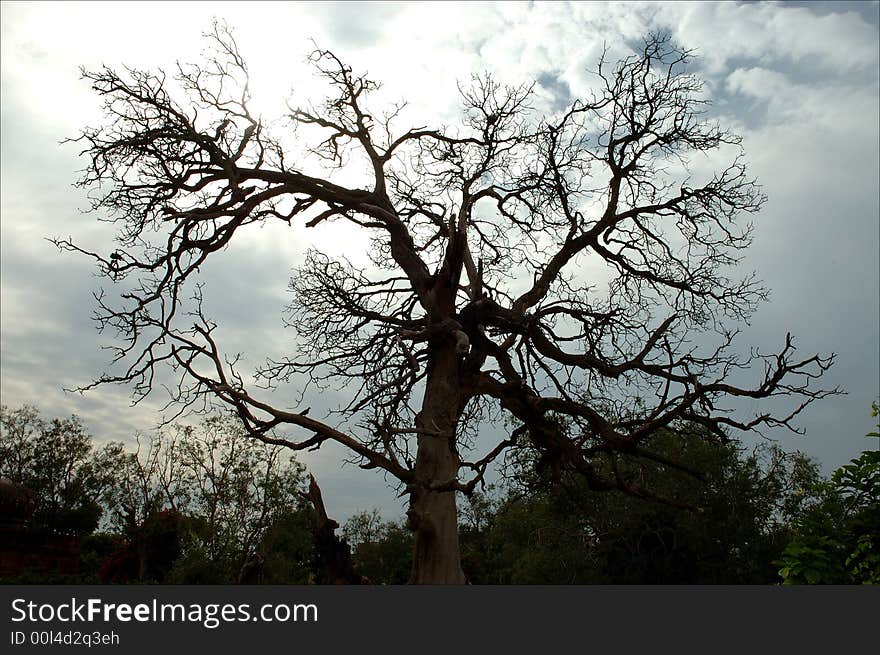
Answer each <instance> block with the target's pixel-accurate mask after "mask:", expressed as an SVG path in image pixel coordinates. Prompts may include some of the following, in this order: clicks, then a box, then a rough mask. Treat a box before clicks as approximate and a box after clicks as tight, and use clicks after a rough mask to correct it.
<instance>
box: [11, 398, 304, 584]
mask: <svg viewBox="0 0 880 655" xmlns="http://www.w3.org/2000/svg"><path fill="white" fill-rule="evenodd" d="M0 428H2V430H0V476H2V477H4V478H8V479H10V480H11V481H12V482H14V483H16V484H19V485H21V486H23V487H25V488H27V489H28V490H29V491H30V492H31V493H32V494H33V496H34V499H35V501H36V509H35V512H34V515H33V519H32V521H31V525H30V526H29V527H30V529H31V531H34V530H36V531H42V532H46V533H48V534H52V535H75V536H77V537H79V538H80V541H79V544H80V572H79V573H78V574H76V573H74V574H65V575H56V574H55V573H53V572H52V571H34V572H31V573H26V574H24V575H22V576H15V580H17V581H21V582H42V583H53V582H58V583H62V582H68V583H95V582H178V583H236V582H239V581H242V580H244V579H247V580H250V581H264V580H265V581H271V582H277V583H284V582H305V581H306V580H307V579H308V575H309V572H310V566H311V562H312V560H313V559H314V554H313V545H312V543H311V531H310V527H311V525H312V524H313V518H312V515H311V513H310V510H309V509H307V508H306V507H303V506H302V505H303V504H302V502H301V500H300V499H299V497H298V492H299V491H300V489H301V487H302V481H303V470H304V469H303V467H302V465H300V464H298V463H297V462H296V461H295V460H293V459H292V458H289V457H285V451H284V450H283V449H282V448H280V447H277V446H270V445H267V444H265V443H263V442H259V441H255V440H253V439H250V438H249V437H248V436H247V435H246V434H245V433H244V431H243V429H242V427H241V426H240V424H239V423H238V422H237V421H236V420H234V419H232V418H231V417H229V416H220V417H216V416H215V417H211V418H207V419H206V420H204V421H203V422H202V423H201V424H200V425H198V426H172V427H171V428H169V429H168V430H166V431H163V432H161V433H158V434H155V435H153V436H150V437H143V436H139V437H138V438H137V448H136V450H135V451H134V452H131V451H129V450H127V449H126V448H125V447H124V446H123V445H122V444H120V443H109V444H106V445H104V446H103V447H101V448H95V446H94V445H93V443H92V437H91V436H90V435H88V434H87V433H86V431H85V428H84V426H83V425H82V422H81V421H80V419H79V418H77V417H75V416H73V417H71V418H70V419H63V420H62V419H52V420H49V421H47V420H44V419H42V418H41V417H40V414H39V411H38V410H37V409H36V408H34V407H31V406H24V407H22V408H19V409H15V410H11V409H8V408H6V407H3V408H2V411H0ZM99 524H100V525H101V526H102V529H103V531H102V532H100V533H95V530H96V528H97V527H98V526H99ZM284 549H289V550H286V551H285V550H284ZM7 581H8V580H7Z"/></svg>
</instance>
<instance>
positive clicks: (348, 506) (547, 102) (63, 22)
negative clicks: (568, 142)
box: [0, 3, 880, 518]
mask: <svg viewBox="0 0 880 655" xmlns="http://www.w3.org/2000/svg"><path fill="white" fill-rule="evenodd" d="M836 7H837V5H829V6H827V7H821V8H820V7H818V6H816V7H813V6H807V7H788V6H785V5H783V4H778V3H777V4H769V3H768V4H764V3H762V4H758V3H747V4H736V3H612V4H608V5H606V4H601V3H394V4H391V3H380V4H363V3H355V4H351V3H320V4H319V3H296V4H288V3H232V4H223V3H221V4H212V5H205V4H201V3H175V4H173V5H172V4H154V3H132V4H129V3H125V4H123V3H118V4H107V3H94V4H89V3H76V4H74V3H71V4H69V5H68V4H52V5H43V4H33V5H30V4H5V5H4V7H3V22H2V28H0V31H2V64H0V65H2V82H0V84H2V97H0V102H2V126H0V128H2V133H3V139H2V161H0V165H2V166H0V176H2V178H0V181H2V194H0V236H2V239H0V270H2V281H0V287H2V288H0V299H2V312H0V328H2V329H0V331H2V340H0V341H2V347H0V353H2V378H0V388H2V396H3V402H4V404H12V405H16V404H20V403H23V402H36V403H38V404H40V405H42V406H43V409H44V411H46V412H48V413H52V414H59V415H60V414H68V413H71V412H76V413H79V414H81V415H82V416H83V417H84V418H85V420H86V423H87V424H88V425H89V427H90V428H91V429H92V431H93V432H95V434H96V435H98V436H100V437H101V438H114V439H116V438H123V437H126V436H128V437H130V436H131V435H133V433H134V431H135V430H137V429H141V430H149V429H150V428H151V427H152V425H153V424H154V423H155V421H156V419H157V417H158V415H159V409H160V408H161V405H162V402H161V399H159V398H156V399H149V400H148V401H145V403H144V404H143V405H142V406H141V407H139V408H135V409H133V410H130V411H129V410H125V411H122V410H121V409H120V408H121V407H124V406H125V405H127V403H128V397H127V393H126V390H125V389H124V388H118V387H117V388H105V389H101V390H98V391H96V392H94V393H92V394H89V395H86V396H82V397H81V396H79V395H70V394H64V393H63V391H61V388H62V387H63V386H74V385H76V384H81V383H83V382H85V381H88V380H90V379H92V378H93V377H94V376H95V375H97V374H99V373H100V372H101V371H102V370H104V368H105V367H106V365H107V359H106V353H105V352H103V351H101V350H100V346H101V344H102V343H106V342H107V341H108V340H110V339H111V337H112V335H98V334H96V332H95V331H94V326H93V324H92V323H91V321H90V320H89V315H90V313H91V300H90V293H91V291H93V290H94V289H95V286H96V284H97V281H96V279H95V278H94V277H93V275H92V269H91V267H90V265H89V264H88V262H86V261H83V260H81V259H78V258H76V257H71V256H61V255H59V254H58V253H57V252H56V251H54V250H53V249H52V247H51V246H50V245H49V244H47V242H46V241H45V237H47V236H56V235H57V236H67V235H68V234H73V235H74V236H75V237H76V238H77V239H78V240H81V241H83V242H84V243H86V244H88V245H90V246H92V247H94V248H103V249H109V248H110V247H111V245H112V244H111V237H112V226H109V225H107V224H101V223H98V222H97V221H95V220H94V219H95V217H92V216H83V215H81V214H80V213H79V212H78V208H80V207H82V206H83V205H84V204H85V198H84V196H83V194H82V193H81V192H80V191H78V190H75V189H73V188H71V186H70V185H71V182H72V181H73V180H74V179H75V173H74V171H75V170H76V169H77V168H80V167H82V165H83V162H82V161H80V160H79V159H78V158H77V156H76V147H75V146H72V145H66V146H60V145H59V141H60V140H61V139H63V138H64V137H66V136H71V135H72V134H75V133H76V131H77V130H78V129H79V128H80V127H82V126H83V125H85V124H95V123H97V122H99V121H100V120H101V116H100V112H99V105H98V103H97V101H96V98H95V97H94V95H93V94H92V93H91V92H90V91H89V89H88V87H87V85H85V84H83V82H82V81H81V80H79V76H78V72H77V66H78V65H80V64H82V65H85V66H87V67H96V66H99V65H101V64H102V63H103V62H106V63H107V64H110V65H113V66H117V65H118V64H121V63H125V64H128V65H133V66H140V67H148V68H156V67H166V68H167V67H169V66H173V65H174V61H175V60H177V59H180V60H182V61H191V60H195V59H197V58H198V55H199V52H201V51H202V50H203V49H204V47H205V42H204V41H203V40H201V39H200V38H199V34H201V33H202V32H204V31H206V30H207V29H209V28H210V24H211V19H212V16H213V15H214V14H216V15H218V16H219V17H221V18H226V19H227V20H228V22H229V23H230V25H231V26H232V27H233V28H234V30H235V34H236V38H237V39H238V42H239V45H240V46H241V49H242V51H243V52H244V53H245V54H246V56H247V57H248V61H249V65H250V70H251V73H252V77H253V80H252V82H253V83H252V89H253V93H254V96H255V102H256V103H258V108H259V111H260V112H261V113H262V114H263V115H264V116H265V117H266V118H267V119H268V118H272V117H277V116H283V114H284V112H285V105H284V100H285V99H286V98H287V97H288V95H289V92H290V91H291V89H292V90H293V92H294V103H299V102H303V103H305V102H308V101H309V100H313V99H315V98H316V94H317V93H318V92H319V91H321V90H322V86H321V84H320V83H319V82H318V81H317V80H316V79H315V77H314V76H313V75H312V73H311V71H310V70H309V69H308V68H307V67H306V65H305V63H304V58H305V56H306V54H307V53H308V52H309V50H310V49H311V48H312V44H311V42H310V41H309V40H308V39H309V38H314V39H315V42H316V43H317V44H318V45H319V46H320V47H326V48H330V49H333V50H334V51H335V52H338V53H339V54H340V55H341V56H342V57H343V59H344V60H345V61H347V62H349V63H351V64H352V65H353V66H354V68H355V70H356V71H358V72H361V71H368V72H369V73H370V74H371V75H372V76H373V77H375V78H376V79H378V80H380V81H382V82H384V87H383V88H382V90H381V91H380V92H379V93H378V94H377V96H376V98H375V106H377V107H381V106H384V105H385V104H386V103H389V102H392V101H396V100H400V99H406V100H407V101H408V102H409V103H410V105H409V108H408V112H406V113H405V114H404V116H402V118H401V123H400V125H401V127H402V128H404V127H405V126H407V121H409V124H410V125H424V124H429V125H436V124H454V123H455V122H456V120H457V116H458V112H459V99H458V90H457V84H458V82H459V81H464V82H466V81H467V80H468V79H469V76H470V74H471V73H479V72H482V71H491V72H492V73H493V74H495V75H497V76H499V79H501V80H502V81H505V82H509V83H516V84H518V83H530V82H537V86H536V98H535V104H536V105H537V107H538V108H539V109H540V110H547V111H554V110H558V109H559V108H560V107H562V106H563V104H564V102H565V101H566V100H568V99H569V98H571V97H577V96H580V95H583V94H585V93H587V92H588V90H589V88H590V85H591V84H593V83H595V77H594V76H593V75H592V74H591V71H592V70H594V69H595V66H596V63H597V58H598V56H599V55H600V54H601V52H602V50H603V48H606V47H607V48H608V50H609V52H608V59H609V60H610V61H614V60H615V59H616V58H617V57H618V56H620V55H622V54H625V53H627V52H629V51H630V48H632V47H634V46H635V45H637V44H638V41H639V38H640V37H641V35H642V34H644V33H645V32H647V31H649V30H652V29H659V30H663V29H666V30H670V31H671V32H672V34H673V36H674V38H675V39H676V40H677V41H678V42H679V43H681V44H682V45H684V46H685V47H690V48H696V49H697V51H698V54H699V55H700V57H701V59H700V60H698V61H697V62H696V64H695V65H696V66H697V67H698V70H699V71H700V74H701V75H702V76H704V77H705V78H706V80H707V87H708V90H709V92H710V93H711V95H712V98H713V100H714V102H715V105H714V107H713V108H712V111H713V112H714V115H715V116H717V117H719V118H720V119H721V120H722V122H724V123H725V124H727V125H731V126H732V127H733V128H734V129H736V130H737V131H739V132H740V133H742V135H743V136H744V146H745V149H746V152H747V156H748V161H749V162H750V163H751V171H752V172H753V173H754V174H755V175H757V176H758V178H759V181H760V182H761V183H762V184H763V185H764V188H765V191H766V192H767V193H768V195H769V197H770V201H769V203H768V205H767V207H766V209H765V211H764V212H763V213H762V214H761V215H760V216H759V217H757V221H756V237H757V238H756V243H755V245H754V247H753V249H752V251H751V252H750V254H749V258H748V259H747V261H746V262H745V266H746V268H748V269H751V268H754V269H757V270H758V272H759V274H760V276H761V277H762V278H764V279H765V280H766V281H767V283H768V285H769V286H770V287H772V288H773V289H774V295H773V300H772V302H771V303H769V304H767V305H765V306H764V307H762V308H761V310H760V311H759V312H758V314H757V315H756V316H755V319H754V321H753V323H752V326H751V327H750V328H748V329H747V330H746V331H745V332H744V334H743V340H742V342H741V346H742V348H744V349H748V347H749V346H752V345H761V346H763V347H772V346H777V345H778V344H779V342H780V339H781V338H782V337H783V336H784V333H785V332H786V331H787V330H789V329H790V330H791V331H792V332H794V333H795V334H796V335H797V336H798V337H799V339H800V341H799V344H800V346H801V352H804V353H807V352H813V351H821V352H827V351H831V350H835V351H838V352H839V353H840V360H839V364H838V366H837V368H836V369H835V370H834V371H832V373H831V375H830V376H829V378H828V380H829V382H830V383H832V384H836V383H840V384H842V385H844V386H846V387H847V389H848V390H849V391H850V395H849V396H847V397H840V398H835V399H831V400H828V401H826V402H824V403H820V404H817V405H815V406H814V407H813V408H811V410H810V411H809V412H808V413H806V414H805V415H804V417H803V421H802V424H803V425H805V426H806V427H807V429H808V434H809V436H808V438H807V439H805V440H799V441H798V440H791V439H786V440H785V441H784V442H783V443H784V445H786V446H789V447H803V448H804V449H806V450H807V451H808V452H810V453H812V454H814V455H815V456H817V457H820V458H821V459H822V461H823V462H824V464H825V466H826V469H827V468H830V467H832V466H837V465H839V464H840V463H842V462H843V461H845V460H846V459H848V458H849V457H851V456H854V455H855V454H856V453H857V452H858V451H859V450H860V449H861V448H862V447H864V443H863V442H864V440H863V439H862V438H861V435H862V434H864V433H865V432H867V431H868V430H869V429H870V428H871V423H870V418H869V416H868V407H869V404H870V401H871V400H872V399H873V398H876V397H877V395H878V394H880V389H878V387H877V384H878V381H877V375H878V360H880V353H878V348H880V346H878V342H880V335H878V319H877V316H878V313H880V308H878V300H877V299H878V297H880V289H878V285H880V282H878V279H880V271H878V255H877V244H878V242H880V235H878V223H880V222H878V220H877V217H878V212H880V208H878V189H877V179H878V177H880V170H878V152H877V143H878V139H880V135H878V128H877V126H878V123H880V117H878V80H877V78H878V73H877V68H878V59H880V57H878V31H877V23H876V21H875V22H871V18H870V15H869V14H870V12H866V11H863V10H862V7H863V5H858V6H856V7H855V8H856V9H857V10H855V11H845V10H839V9H836ZM873 7H874V8H873V9H872V10H871V11H873V12H874V13H876V5H873ZM844 9H846V7H845V8H844ZM50 17H51V20H49V18H50ZM278 129H280V130H282V131H283V130H284V129H285V128H284V127H283V126H279V128H278ZM281 133H283V132H281ZM710 163H711V162H706V163H705V164H700V166H705V167H708V164H710ZM310 245H316V246H318V247H320V248H322V249H325V250H330V251H332V252H335V253H343V252H346V253H349V252H352V251H353V255H352V256H353V258H354V259H356V260H357V259H358V257H360V258H361V261H363V251H364V249H365V247H366V244H365V241H364V240H363V239H362V237H358V236H355V235H354V234H353V233H352V232H351V230H350V228H345V227H334V228H330V229H326V228H325V227H323V226H322V227H321V228H319V229H316V230H305V229H303V228H302V227H301V226H294V227H292V228H288V227H285V226H283V225H281V224H279V225H277V226H269V227H266V228H263V229H253V230H250V231H249V232H248V233H246V234H245V235H244V238H242V239H238V240H236V242H235V243H234V244H233V245H232V246H231V247H230V248H229V249H228V250H227V251H225V252H223V253H221V254H220V255H221V256H220V257H218V258H216V259H212V261H211V262H210V263H209V264H208V265H207V266H206V267H205V270H204V277H205V279H206V280H207V285H206V299H207V309H208V312H209V313H210V314H211V315H212V316H213V317H214V318H215V319H217V320H218V322H219V323H220V325H221V328H220V329H221V331H222V333H223V337H224V340H223V343H224V347H225V348H226V349H227V351H228V352H231V353H235V352H239V351H241V352H245V353H246V354H247V356H248V358H249V362H250V363H256V362H259V361H261V360H262V359H263V358H265V356H266V355H268V354H273V355H278V354H283V353H285V352H289V351H290V349H291V348H292V346H293V335H292V334H291V333H290V332H289V331H285V330H283V329H282V328H281V312H282V309H283V307H284V305H285V303H286V302H287V300H288V299H289V296H288V295H287V293H286V286H287V279H288V277H289V275H290V273H291V269H292V268H293V267H295V266H296V265H297V264H298V263H299V262H301V260H302V254H303V252H304V251H305V249H306V248H308V247H309V246H310ZM285 394H288V395H285ZM276 397H283V398H284V399H285V400H282V401H281V403H282V404H284V403H285V402H288V400H287V399H291V400H289V402H291V403H292V402H294V401H293V400H292V398H293V394H292V390H289V389H285V390H282V393H281V394H279V396H276ZM340 401H341V397H338V396H333V395H329V394H328V395H325V396H323V397H320V398H318V397H313V398H310V399H309V401H308V402H309V403H314V405H315V407H316V409H320V408H323V409H328V410H329V409H332V408H333V407H334V406H336V405H337V404H338V403H339V402H340ZM745 409H747V410H750V409H752V408H751V407H746V408H745ZM485 438H486V439H488V438H489V437H488V436H486V437H485ZM341 454H342V453H341V452H339V451H338V450H334V449H333V448H327V449H322V450H321V451H319V452H318V453H314V454H311V455H309V456H308V458H307V459H306V461H307V462H308V463H309V465H310V466H313V467H314V470H315V472H316V474H317V475H318V477H319V480H320V481H321V484H322V486H323V487H324V490H325V495H327V496H328V504H329V506H330V507H338V508H342V509H339V510H336V509H333V510H331V513H336V514H337V518H344V517H345V516H346V515H347V514H348V513H351V512H353V511H354V510H355V509H357V508H362V507H366V506H371V505H380V506H382V507H383V508H385V511H386V515H388V516H391V515H399V513H400V508H401V501H400V500H399V499H396V498H395V496H394V492H393V490H390V489H389V488H388V487H387V486H386V484H385V482H384V481H383V480H382V479H381V477H379V476H376V475H370V474H369V473H363V472H361V471H358V470H356V469H354V468H353V467H346V468H342V469H340V466H339V459H340V455H341Z"/></svg>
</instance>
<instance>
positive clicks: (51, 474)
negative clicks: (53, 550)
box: [0, 405, 111, 535]
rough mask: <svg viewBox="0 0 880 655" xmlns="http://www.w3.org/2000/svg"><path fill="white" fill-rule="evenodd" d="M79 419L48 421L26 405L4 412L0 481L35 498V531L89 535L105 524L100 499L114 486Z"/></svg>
mask: <svg viewBox="0 0 880 655" xmlns="http://www.w3.org/2000/svg"><path fill="white" fill-rule="evenodd" d="M108 453H109V450H108V448H107V447H105V448H103V449H99V450H96V449H95V448H94V446H93V444H92V437H91V435H89V434H88V433H87V432H86V429H85V426H84V425H83V423H82V421H81V420H80V418H79V417H78V416H71V417H70V418H67V419H61V418H53V419H51V420H48V421H47V420H45V419H44V418H42V416H40V412H39V410H37V408H35V407H33V406H29V405H24V406H22V407H20V408H18V409H10V408H8V407H6V406H3V407H2V408H0V477H3V478H7V479H9V480H11V481H12V482H14V483H16V484H18V485H21V486H23V487H25V488H26V489H28V490H29V491H30V492H31V493H33V495H34V501H35V509H34V514H33V517H32V521H31V527H32V528H36V529H42V530H47V531H48V532H51V533H54V534H75V535H86V534H89V533H91V532H92V531H93V530H94V529H95V528H96V527H97V525H98V522H99V520H100V518H101V513H102V510H101V504H100V501H101V497H102V494H103V493H104V491H105V490H106V488H107V487H108V485H109V484H110V481H111V475H110V474H109V471H108V470H106V468H105V467H104V465H103V463H104V461H105V458H106V457H107V456H108Z"/></svg>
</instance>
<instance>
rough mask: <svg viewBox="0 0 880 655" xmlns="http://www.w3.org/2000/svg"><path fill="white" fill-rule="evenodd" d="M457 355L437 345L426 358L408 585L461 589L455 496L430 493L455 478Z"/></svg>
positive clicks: (447, 346) (458, 408)
mask: <svg viewBox="0 0 880 655" xmlns="http://www.w3.org/2000/svg"><path fill="white" fill-rule="evenodd" d="M459 359H460V358H459V356H458V354H457V353H456V352H455V347H454V344H443V345H442V346H440V347H439V348H438V351H437V352H436V354H435V355H434V357H432V358H431V362H430V363H429V365H428V377H427V382H426V385H425V396H424V399H423V401H422V410H421V411H420V412H419V414H418V416H417V417H416V427H417V428H418V429H419V430H424V431H425V432H420V433H419V435H418V437H417V438H418V452H417V454H416V466H415V478H416V485H415V488H414V490H413V491H412V493H411V494H410V507H409V510H408V511H407V521H408V524H409V527H410V529H411V530H412V531H413V532H414V533H415V546H414V552H413V568H412V575H411V576H410V584H464V583H465V582H466V579H465V576H464V573H463V572H462V570H461V553H460V551H459V546H458V513H457V510H456V507H455V492H454V491H444V492H436V491H431V490H430V489H428V487H429V486H430V485H431V484H438V483H443V482H447V481H449V480H452V479H453V478H455V476H456V475H457V474H458V467H459V457H458V451H457V449H456V445H455V431H456V426H457V424H458V419H459V415H460V413H461V389H460V385H459V379H458V367H459Z"/></svg>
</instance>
